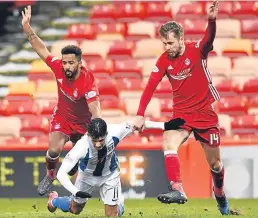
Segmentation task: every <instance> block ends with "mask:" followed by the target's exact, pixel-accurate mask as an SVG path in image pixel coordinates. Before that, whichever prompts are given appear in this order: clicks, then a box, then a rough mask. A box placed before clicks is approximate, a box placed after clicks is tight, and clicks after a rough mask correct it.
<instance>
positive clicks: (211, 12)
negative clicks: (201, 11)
mask: <svg viewBox="0 0 258 218" xmlns="http://www.w3.org/2000/svg"><path fill="white" fill-rule="evenodd" d="M218 11H219V1H218V0H214V1H213V3H212V5H211V6H210V7H209V9H208V18H209V19H216V17H217V15H218Z"/></svg>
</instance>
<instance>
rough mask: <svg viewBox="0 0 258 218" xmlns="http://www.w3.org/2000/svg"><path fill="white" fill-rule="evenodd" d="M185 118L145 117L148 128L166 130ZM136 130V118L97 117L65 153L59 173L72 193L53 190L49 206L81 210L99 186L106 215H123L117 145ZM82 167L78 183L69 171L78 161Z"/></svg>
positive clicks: (51, 208)
mask: <svg viewBox="0 0 258 218" xmlns="http://www.w3.org/2000/svg"><path fill="white" fill-rule="evenodd" d="M183 124H184V120H182V119H180V118H178V119H173V120H170V121H169V122H166V123H164V122H153V121H145V128H146V129H149V128H155V129H162V130H165V131H166V130H171V129H176V128H178V126H180V125H183ZM132 132H133V126H132V122H130V121H128V122H125V123H121V124H106V122H105V121H104V120H103V119H101V118H96V119H93V120H92V121H91V122H90V123H89V126H88V132H87V134H85V135H84V136H83V137H82V138H81V139H80V140H79V141H78V142H77V143H76V145H75V146H74V147H73V148H72V149H71V151H69V153H68V154H67V155H66V156H65V158H64V160H63V162H62V165H61V167H60V169H59V170H58V173H57V179H58V180H59V182H60V183H61V184H62V185H63V186H64V187H65V188H66V189H67V190H68V191H69V192H70V193H71V194H72V196H70V197H68V196H66V197H58V194H57V192H55V191H53V192H51V193H50V194H49V199H48V210H49V211H50V212H52V213H53V212H55V211H56V209H57V208H59V209H60V210H62V211H63V212H70V213H73V214H80V213H81V211H82V210H83V208H84V206H85V204H86V202H87V200H88V198H90V197H91V194H92V191H93V190H94V188H97V189H99V193H100V197H101V199H102V201H103V203H104V205H105V216H108V217H109V216H112V217H115V216H122V214H123V213H124V200H123V196H122V193H121V182H120V171H119V163H118V158H117V156H116V152H115V149H116V147H117V146H118V144H119V142H120V141H121V140H123V139H124V138H125V137H126V136H128V135H130V134H131V133H132ZM78 161H79V170H78V176H77V178H76V181H75V184H74V185H73V183H72V182H71V181H70V179H69V177H68V172H70V170H71V169H72V168H73V167H74V166H75V165H76V163H78Z"/></svg>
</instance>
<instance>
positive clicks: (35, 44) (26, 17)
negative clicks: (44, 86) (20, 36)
mask: <svg viewBox="0 0 258 218" xmlns="http://www.w3.org/2000/svg"><path fill="white" fill-rule="evenodd" d="M30 19H31V6H28V7H26V8H25V9H24V11H22V27H23V32H24V33H25V34H26V35H27V38H28V40H29V42H30V44H31V46H32V48H33V49H34V50H35V51H36V52H37V54H38V55H39V56H40V58H41V59H42V60H43V61H45V62H46V59H47V57H48V56H49V55H50V52H49V51H48V49H47V47H46V46H45V44H44V43H43V41H42V40H41V39H40V38H39V37H38V36H37V34H36V33H35V32H34V31H33V29H32V28H31V26H30Z"/></svg>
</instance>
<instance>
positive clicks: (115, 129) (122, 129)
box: [108, 122, 133, 141]
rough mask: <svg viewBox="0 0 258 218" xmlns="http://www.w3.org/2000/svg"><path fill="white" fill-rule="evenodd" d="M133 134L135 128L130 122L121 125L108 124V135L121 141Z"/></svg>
mask: <svg viewBox="0 0 258 218" xmlns="http://www.w3.org/2000/svg"><path fill="white" fill-rule="evenodd" d="M132 132H133V128H132V125H131V124H130V122H126V123H121V124H108V134H109V135H110V136H112V137H116V138H117V139H118V140H119V141H121V140H122V139H123V138H125V137H126V136H128V135H130V134H131V133H132Z"/></svg>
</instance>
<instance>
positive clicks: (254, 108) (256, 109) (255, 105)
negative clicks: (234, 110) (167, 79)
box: [248, 96, 258, 115]
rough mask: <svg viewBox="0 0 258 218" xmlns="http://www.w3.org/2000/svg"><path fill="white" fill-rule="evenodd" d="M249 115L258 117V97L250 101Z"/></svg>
mask: <svg viewBox="0 0 258 218" xmlns="http://www.w3.org/2000/svg"><path fill="white" fill-rule="evenodd" d="M248 114H255V115H258V96H254V97H252V98H250V99H249V101H248Z"/></svg>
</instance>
